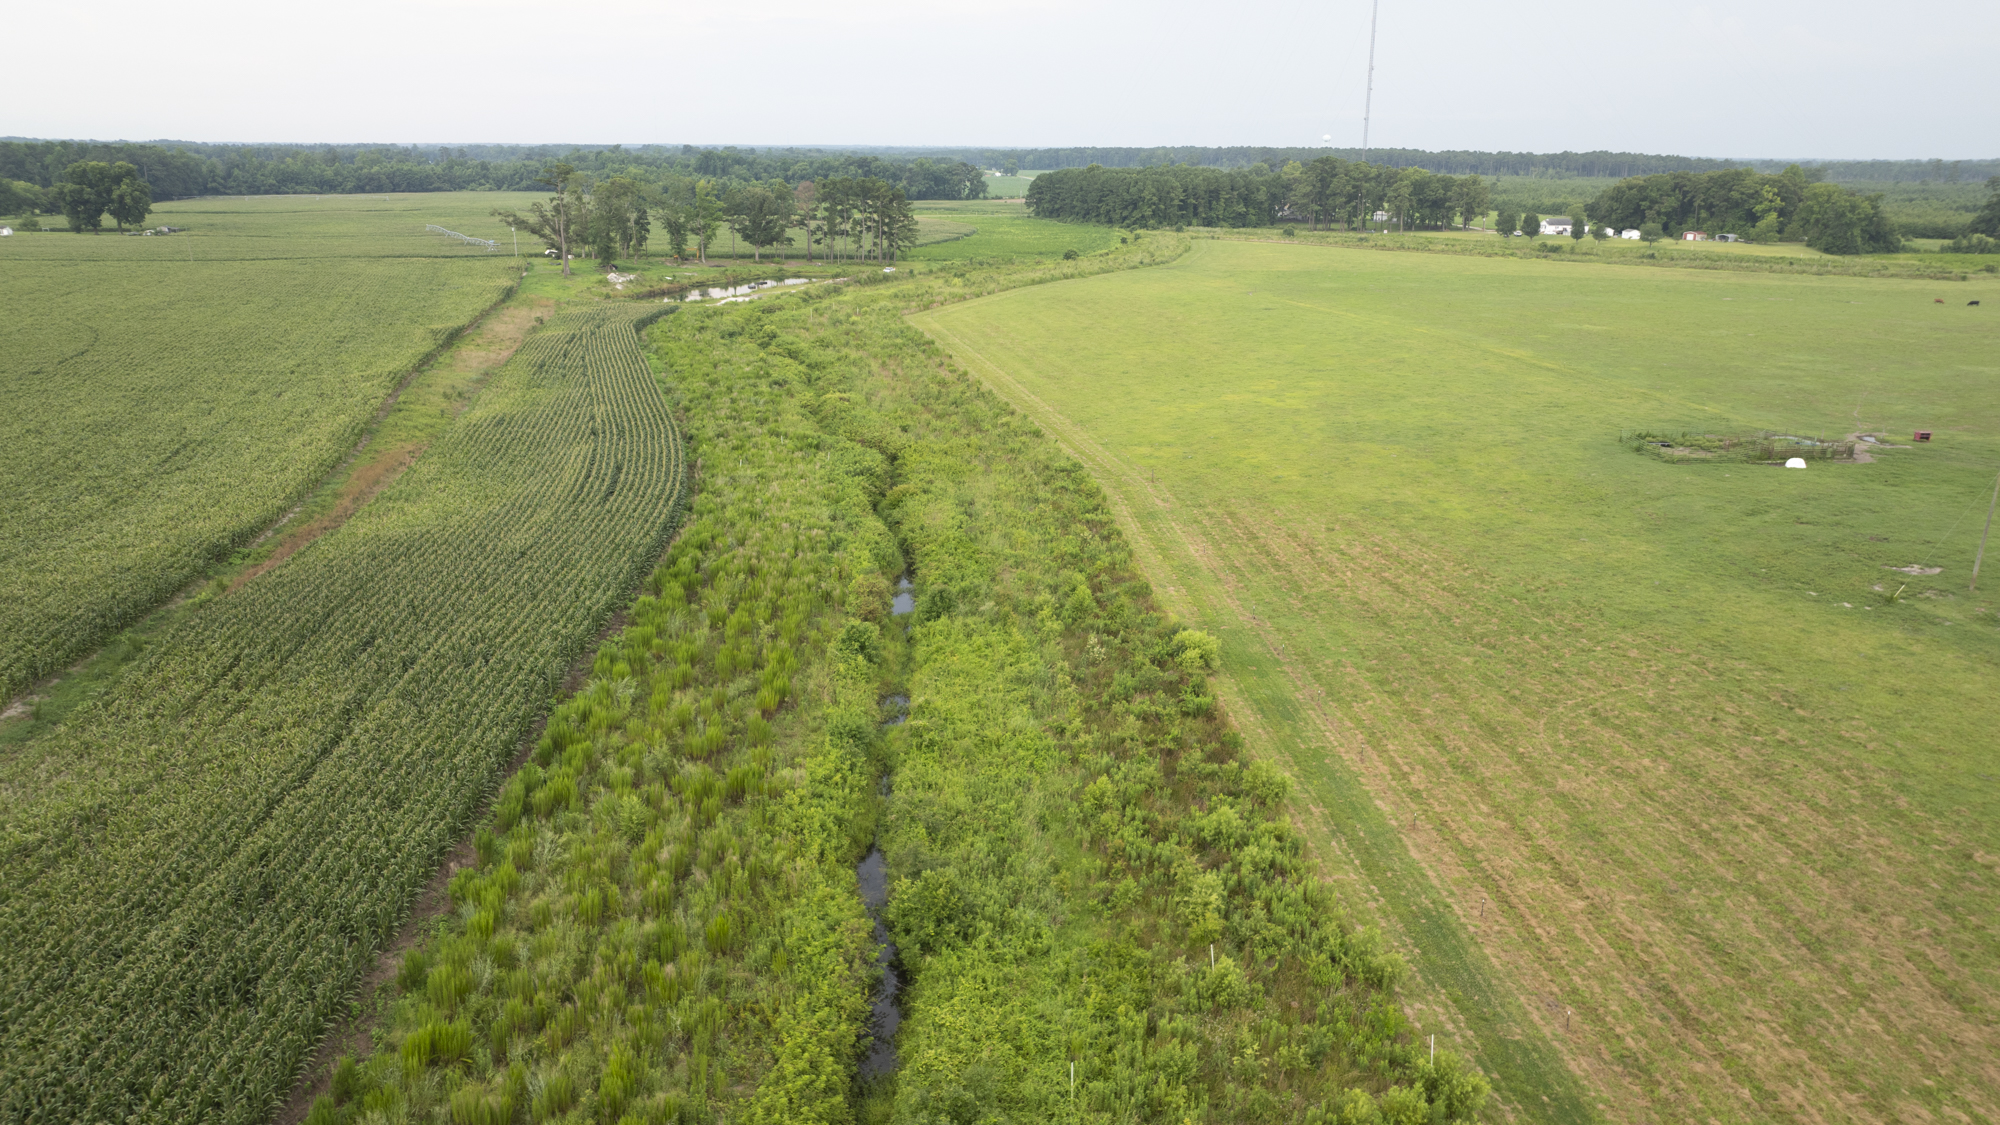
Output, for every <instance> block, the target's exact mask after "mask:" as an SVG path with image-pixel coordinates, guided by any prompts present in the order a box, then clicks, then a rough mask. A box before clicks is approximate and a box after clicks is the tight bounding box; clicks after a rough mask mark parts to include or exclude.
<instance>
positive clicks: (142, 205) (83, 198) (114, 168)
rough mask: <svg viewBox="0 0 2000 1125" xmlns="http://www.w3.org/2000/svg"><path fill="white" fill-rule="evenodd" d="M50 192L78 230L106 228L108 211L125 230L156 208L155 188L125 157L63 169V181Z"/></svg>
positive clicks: (70, 226)
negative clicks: (151, 186)
mask: <svg viewBox="0 0 2000 1125" xmlns="http://www.w3.org/2000/svg"><path fill="white" fill-rule="evenodd" d="M49 194H50V195H51V196H52V197H53V198H54V200H55V202H56V205H57V206H58V207H60V208H62V213H63V217H64V218H66V219H68V220H69V229H70V230H72V231H74V232H76V233H78V234H82V233H83V232H84V231H86V230H88V231H92V232H96V231H101V230H103V229H104V216H105V215H106V214H107V213H109V214H110V216H111V218H112V220H113V221H114V222H116V223H117V224H118V229H119V230H121V231H122V230H124V229H125V225H126V224H127V223H130V224H132V225H133V226H135V227H136V226H138V225H139V224H140V223H143V222H145V221H146V215H147V213H148V212H150V211H152V209H153V189H152V188H150V187H148V186H147V185H146V181H144V180H142V179H140V178H139V170H138V169H137V168H134V167H133V166H132V165H130V164H127V163H125V162H124V161H122V160H121V161H119V162H118V163H116V164H107V163H105V162H104V161H101V160H79V161H77V162H76V163H74V164H72V165H70V166H69V167H68V168H66V169H64V170H63V175H62V181H61V182H60V183H58V184H56V185H55V187H54V188H52V189H51V190H50V193H49Z"/></svg>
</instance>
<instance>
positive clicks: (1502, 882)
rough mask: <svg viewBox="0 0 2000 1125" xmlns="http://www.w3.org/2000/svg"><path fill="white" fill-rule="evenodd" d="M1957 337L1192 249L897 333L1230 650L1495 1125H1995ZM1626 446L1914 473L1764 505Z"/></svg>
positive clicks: (1638, 291)
mask: <svg viewBox="0 0 2000 1125" xmlns="http://www.w3.org/2000/svg"><path fill="white" fill-rule="evenodd" d="M1938 298H1942V299H1943V300H1944V302H1945V303H1943V304H1939V303H1936V301H1937V299H1938ZM1970 300H1982V301H1983V305H1982V307H1979V308H1969V307H1967V305H1966V302H1968V301H1970ZM1996 300H2000V279H1992V280H1988V279H1986V278H1985V277H1982V276H1979V275H1975V277H1974V279H1973V280H1972V281H1970V282H1954V281H1917V280H1892V279H1876V278H1857V277H1820V276H1809V275H1788V274H1764V273H1742V272H1731V271H1716V270H1692V269H1690V270H1682V269H1672V268H1657V267H1656V268H1639V267H1636V266H1621V265H1610V264H1606V265H1597V264H1584V263H1577V262H1573V261H1564V262H1541V261H1532V260H1514V259H1489V258H1476V257H1465V256H1456V255H1442V254H1410V253H1385V252H1377V251H1372V250H1361V249H1345V248H1332V247H1315V246H1281V245H1271V244H1254V243H1234V242H1215V241H1197V242H1196V243H1195V244H1194V246H1193V249H1192V250H1191V252H1190V253H1188V254H1187V255H1186V256H1185V257H1183V258H1181V259H1180V260H1179V261H1177V262H1175V263H1174V264H1172V265H1168V266H1163V267H1157V268H1153V269H1147V270H1138V271H1131V272H1124V273H1116V274H1107V275H1104V276H1099V277H1094V278H1088V279H1082V280H1075V281H1065V282H1058V283H1053V284H1048V285H1041V286H1036V287H1032V288H1026V289H1019V290H1014V291H1009V292H1005V293H1001V294H998V295H995V296H991V297H986V298H983V299H980V300H977V301H972V302H967V303H964V304H958V305H952V306H946V307H944V308H941V309H938V310H935V311H929V312H924V313H920V314H917V315H916V316H915V317H914V318H913V320H914V322H915V323H916V324H917V325H918V326H919V327H922V328H924V329H925V330H926V331H928V332H930V333H931V334H932V335H933V336H935V337H936V338H937V339H938V340H939V341H940V342H941V343H943V344H944V345H945V346H946V347H947V348H949V349H950V350H951V351H953V352H954V353H955V354H957V355H958V356H960V357H961V358H962V359H964V360H965V361H966V362H967V363H968V365H969V366H970V367H971V368H972V369H974V370H976V371H977V372H979V373H980V374H981V375H982V376H983V377H984V378H986V379H987V380H988V382H989V383H990V384H991V385H992V386H994V387H995V388H996V389H997V390H999V391H1000V392H1001V393H1002V394H1004V395H1006V396H1007V397H1008V398H1009V399H1010V400H1012V401H1013V402H1014V403H1015V404H1016V405H1018V406H1019V407H1021V408H1022V409H1023V410H1025V411H1026V412H1028V413H1029V414H1030V415H1031V416H1033V417H1034V418H1035V419H1036V420H1037V421H1039V422H1040V423H1041V424H1042V425H1043V426H1044V427H1046V428H1047V429H1048V430H1049V431H1050V432H1051V433H1053V434H1054V435H1055V436H1057V437H1058V438H1060V439H1061V440H1062V441H1063V442H1064V443H1065V444H1066V446H1068V447H1069V448H1070V449H1071V450H1072V451H1074V452H1075V453H1076V454H1077V455H1078V456H1079V457H1080V458H1081V459H1083V460H1084V462H1085V463H1086V464H1087V465H1089V466H1090V467H1091V469H1092V471H1093V472H1094V473H1095V474H1096V476H1097V477H1098V479H1099V480H1100V481H1101V482H1102V483H1103V484H1104V485H1105V487H1106V488H1107V489H1108V490H1109V491H1110V492H1111V494H1112V496H1113V499H1114V503H1115V506H1117V507H1118V508H1119V510H1120V513H1121V522H1123V523H1124V525H1125V527H1126V529H1127V531H1128V533H1130V534H1131V535H1132V537H1133V539H1134V542H1135V545H1136V546H1137V548H1138V550H1139V552H1140V556H1141V559H1142V561H1143V562H1144V565H1145V567H1146V570H1147V572H1148V574H1149V576H1150V577H1151V578H1152V580H1153V582H1154V584H1155V586H1156V587H1157V588H1159V589H1160V590H1161V591H1162V592H1163V594H1164V595H1165V597H1166V599H1167V601H1168V602H1169V604H1170V605H1171V606H1173V607H1174V608H1175V610H1176V611H1177V612H1178V613H1180V614H1182V615H1183V616H1184V617H1185V618H1187V619H1188V620H1189V623H1190V624H1191V625H1195V626H1196V627H1202V628H1210V629H1214V630H1215V631H1216V632H1217V633H1218V634H1219V635H1220V636H1221V637H1222V639H1223V643H1224V667H1225V673H1226V674H1225V676H1224V677H1223V679H1224V684H1223V687H1222V694H1223V697H1224V700H1225V702H1226V703H1227V704H1228V706H1229V707H1230V709H1231V712H1232V717H1233V718H1234V719H1235V721H1236V722H1237V723H1238V724H1239V725H1241V726H1242V727H1243V728H1244V729H1245V731H1246V734H1247V736H1249V737H1250V738H1251V739H1252V741H1253V744H1260V745H1261V746H1262V748H1263V749H1264V750H1265V752H1267V753H1269V754H1272V755H1274V756H1275V757H1276V759H1277V760H1278V761H1280V762H1281V763H1282V764H1284V765H1285V766H1286V767H1287V768H1288V769H1289V771H1290V772H1291V774H1292V776H1293V777H1294V779H1295V781H1296V783H1297V785H1298V790H1297V792H1296V794H1295V801H1296V803H1297V804H1298V806H1299V807H1300V809H1301V810H1302V811H1301V815H1302V816H1303V817H1305V818H1306V819H1307V820H1308V821H1309V823H1308V825H1307V828H1308V831H1309V834H1310V836H1311V837H1312V838H1313V839H1314V840H1315V841H1316V842H1317V844H1318V845H1319V847H1320V849H1321V850H1322V852H1323V854H1324V857H1325V858H1326V859H1327V860H1328V861H1329V865H1330V867H1331V868H1332V869H1334V870H1335V871H1337V872H1339V873H1341V874H1340V877H1341V878H1343V879H1344V880H1346V881H1347V882H1348V884H1349V890H1350V891H1351V892H1352V894H1353V895H1354V896H1355V897H1357V898H1359V899H1360V900H1363V901H1372V902H1373V903H1374V908H1375V909H1376V911H1377V912H1378V913H1379V915H1380V916H1381V917H1382V919H1383V920H1384V921H1385V923H1386V924H1388V925H1389V926H1390V927H1391V929H1392V931H1393V932H1395V933H1396V934H1397V936H1398V939H1399V942H1400V944H1401V946H1402V948H1403V949H1404V950H1405V951H1406V952H1407V953H1408V954H1409V955H1410V956H1411V957H1412V961H1413V964H1414V966H1415V968H1416V971H1417V973H1418V976H1419V980H1418V982H1417V984H1416V986H1415V988H1414V990H1413V992H1412V999H1411V1008H1412V1011H1413V1014H1414V1015H1415V1017H1416V1018H1419V1019H1420V1020H1421V1021H1422V1022H1423V1023H1424V1024H1425V1025H1426V1026H1425V1027H1424V1029H1423V1030H1424V1032H1425V1033H1426V1034H1428V1033H1430V1032H1432V1031H1435V1032H1437V1033H1438V1036H1439V1039H1438V1042H1439V1044H1440V1045H1441V1046H1443V1045H1447V1044H1449V1045H1452V1046H1454V1047H1456V1048H1459V1049H1464V1050H1466V1051H1468V1053H1470V1054H1472V1055H1473V1056H1474V1058H1475V1059H1476V1061H1477V1062H1478V1064H1479V1065H1480V1066H1481V1067H1482V1069H1484V1070H1485V1071H1486V1072H1487V1073H1488V1074H1489V1075H1491V1076H1492V1077H1493V1078H1494V1081H1495V1085H1496V1089H1497V1092H1498V1093H1499V1095H1500V1096H1501V1098H1502V1100H1503V1108H1502V1110H1501V1116H1504V1117H1511V1118H1513V1119H1515V1120H1566V1121H1583V1120H1591V1119H1604V1120H1613V1121H1630V1122H1639V1121H1646V1122H1667V1121H1718V1122H1726V1123H1736V1122H1743V1123H1746V1125H1747V1123H1751V1122H1767V1121H1796V1122H1832V1121H1865V1122H1889V1121H1908V1120H1938V1119H1952V1120H1965V1119H1972V1120H1991V1119H1993V1118H1994V1117H1995V1116H1996V1115H2000V1070H1996V1068H1995V1064H1994V1061H1993V1060H1994V1059H1996V1058H2000V1030H1996V1025H1995V1022H1994V1019H1993V1012H1994V1010H1995V1008H1994V1005H1995V1003H1996V1001H2000V928H1996V924H1995V920H1996V919H2000V872H1996V868H2000V828H1996V825H2000V815H1996V814H2000V749H1996V738H1995V735H1994V731H1995V730H1996V729H2000V702H1997V701H1996V699H1995V696H1994V693H1993V691H1992V687H1993V684H1994V682H1995V673H1996V670H2000V619H1996V616H1995V606H1996V604H2000V598H1996V597H1994V596H1992V595H1991V594H1989V593H1986V592H1982V593H1980V594H1978V595H1973V594H1970V593H1968V591H1967V580H1968V577H1969V572H1970V569H1971V564H1972V556H1973V551H1974V548H1975V546H1976V545H1977V540H1978V534H1979V527H1980V523H1981V521H1982V520H1983V519H1984V516H1985V506H1986V502H1987V499H1988V497H1989V496H1990V495H1991V492H1992V488H1993V482H1994V474H1995V473H1996V472H2000V436H1996V424H2000V395H1996V394H1995V390H1996V384H2000V358H1996V357H2000V352H1996V347H1995V345H1996V344H2000V323H1996V322H1995V320H1994V319H1993V318H1994V317H1995V316H1996V315H2000V310H1995V309H1994V307H1993V306H1994V304H1995V302H1996ZM1637 428H1657V429H1669V428H1671V429H1689V430H1706V431H1754V430H1759V429H1769V430H1775V431H1779V432H1784V433H1793V434H1803V435H1808V436H1811V435H1825V436H1827V437H1840V436H1843V435H1846V434H1850V433H1854V432H1857V431H1866V432H1873V433H1880V434H1884V435H1887V436H1888V437H1889V438H1891V439H1907V438H1908V437H1909V435H1910V433H1911V432H1912V431H1913V430H1916V429H1925V430H1930V431H1933V432H1934V433H1935V435H1936V438H1935V440H1934V441H1932V442H1931V443H1929V444H1927V445H1921V446H1912V445H1910V443H1909V442H1908V441H1907V440H1902V441H1900V442H1899V444H1900V445H1902V446H1905V447H1903V448H1895V449H1886V450H1880V451H1877V452H1876V453H1875V454H1874V460H1873V462H1872V463H1867V464H1820V465H1816V466H1815V467H1813V468H1810V469H1807V470H1804V471H1799V470H1785V469H1779V468H1773V467H1763V466H1754V465H1744V464H1734V465H1670V464H1666V463H1663V462H1661V461H1658V460H1654V459H1652V458H1649V457H1645V456H1641V455H1639V454H1637V453H1635V452H1633V451H1632V449H1631V448H1630V447H1628V446H1626V445H1621V444H1620V443H1619V442H1618V440H1617V438H1618V436H1619V433H1620V431H1621V430H1630V429H1637ZM1996 565H2000V564H1995V562H1994V561H1993V560H1991V559H1989V560H1988V564H1987V569H1988V573H1989V575H1992V576H1991V577H1989V578H1988V579H1987V582H1988V585H1989V588H1990V586H1991V583H1993V582H1996V581H2000V575H1993V571H1994V569H1995V567H1996ZM1890 567H1915V568H1917V569H1918V570H1920V571H1923V570H1928V569H1929V568H1932V567H1935V568H1940V569H1939V572H1938V573H1935V574H1930V573H1916V574H1910V573H1904V572H1901V571H1898V570H1891V569H1887V568H1890ZM1571 1074H1574V1075H1575V1076H1576V1078H1575V1079H1572V1078H1571V1077H1569V1075H1571ZM1579 1081H1580V1085H1579Z"/></svg>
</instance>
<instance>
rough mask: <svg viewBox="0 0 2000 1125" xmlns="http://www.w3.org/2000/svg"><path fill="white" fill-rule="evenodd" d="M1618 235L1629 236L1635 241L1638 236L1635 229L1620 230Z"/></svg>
mask: <svg viewBox="0 0 2000 1125" xmlns="http://www.w3.org/2000/svg"><path fill="white" fill-rule="evenodd" d="M1618 237H1620V238H1630V239H1633V240H1635V241H1636V240H1637V239H1638V237H1639V232H1638V231H1636V230H1621V231H1619V232H1618Z"/></svg>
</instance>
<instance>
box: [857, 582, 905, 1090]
mask: <svg viewBox="0 0 2000 1125" xmlns="http://www.w3.org/2000/svg"><path fill="white" fill-rule="evenodd" d="M914 591H915V584H914V583H912V582H911V581H910V576H909V575H908V574H904V575H903V576H902V577H900V578H898V579H896V596H895V599H894V600H893V601H891V602H890V605H889V612H890V613H891V614H892V615H894V616H896V617H907V616H909V615H911V614H913V613H915V612H916V608H917V598H916V594H915V592H914ZM908 627H909V623H908V622H904V628H905V629H907V628H908ZM882 711H883V712H884V716H883V719H882V726H883V727H884V728H885V729H886V728H888V727H893V726H900V725H901V724H902V722H903V721H904V720H905V719H908V718H909V717H910V697H909V696H907V695H887V696H883V697H882ZM877 792H879V793H880V794H881V795H882V796H883V797H884V798H885V799H886V798H887V797H888V796H889V775H888V774H886V773H885V774H883V775H882V780H881V783H880V786H879V788H878V789H877ZM854 874H855V877H856V878H857V879H858V880H860V883H861V902H862V905H864V906H866V907H867V908H868V917H869V919H870V920H871V921H873V922H874V923H875V943H876V945H877V946H879V947H880V952H878V953H876V955H875V964H876V965H877V966H879V967H880V968H881V970H882V983H881V985H880V986H878V987H877V988H876V990H875V995H874V996H872V997H870V998H869V1001H868V1004H869V1007H870V1008H871V1009H872V1014H871V1015H870V1017H869V1020H868V1050H867V1053H866V1054H864V1055H862V1057H861V1067H860V1076H861V1080H862V1081H863V1082H867V1081H870V1080H872V1079H876V1078H880V1077H882V1076H883V1075H885V1074H891V1073H894V1072H895V1070H896V1066H897V1062H898V1059H897V1057H896V1029H897V1028H898V1027H900V1026H902V1023H903V1010H902V1008H901V1007H899V1006H898V997H899V996H900V995H901V993H902V991H903V973H902V962H901V961H900V960H899V959H898V958H897V956H896V943H895V942H892V941H890V940H889V926H888V924H887V923H886V922H884V921H883V920H882V912H883V910H884V908H886V907H887V906H888V905H889V870H888V864H887V861H886V860H884V859H883V857H882V845H881V844H880V843H877V844H876V845H875V846H874V847H871V848H869V849H868V854H867V855H866V856H863V857H862V859H861V862H860V863H859V864H858V865H856V867H855V868H854Z"/></svg>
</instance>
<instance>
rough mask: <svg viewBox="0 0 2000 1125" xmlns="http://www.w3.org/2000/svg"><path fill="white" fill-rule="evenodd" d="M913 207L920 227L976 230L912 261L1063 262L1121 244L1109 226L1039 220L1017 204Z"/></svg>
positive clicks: (915, 252) (921, 250)
mask: <svg viewBox="0 0 2000 1125" xmlns="http://www.w3.org/2000/svg"><path fill="white" fill-rule="evenodd" d="M911 206H912V207H913V208H914V209H915V210H916V213H917V221H918V222H919V223H924V222H926V221H932V220H937V219H942V220H948V221H951V222H955V223H962V224H965V225H967V226H970V227H972V228H974V233H972V234H969V235H967V236H965V237H963V238H957V239H953V240H951V241H949V242H934V243H927V244H924V245H919V246H917V247H915V248H914V249H912V250H911V251H910V252H909V253H908V254H905V255H904V258H905V260H907V261H911V262H966V261H975V260H991V259H998V258H1009V257H1028V258H1036V257H1040V258H1060V257H1062V255H1063V251H1065V250H1074V251H1076V252H1077V253H1078V254H1089V253H1092V252H1095V251H1098V250H1103V249H1106V248H1108V247H1111V246H1115V245H1117V243H1118V232H1117V231H1115V230H1113V229H1112V228H1110V227H1100V226H1089V225H1085V224H1082V223H1059V222H1056V221H1054V220H1052V219H1037V218H1035V217H1033V216H1032V215H1029V214H1028V210H1027V207H1026V205H1024V204H1022V203H1020V202H1019V201H1015V200H1005V199H971V200H965V201H963V202H950V201H941V202H940V201H933V202H920V203H915V204H912V205H911Z"/></svg>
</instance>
